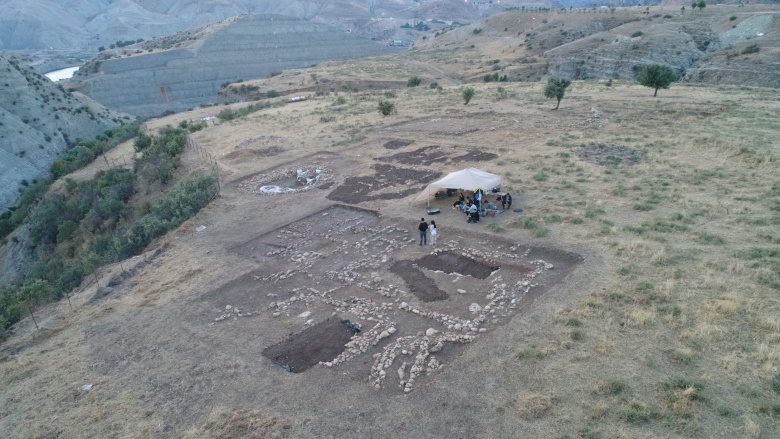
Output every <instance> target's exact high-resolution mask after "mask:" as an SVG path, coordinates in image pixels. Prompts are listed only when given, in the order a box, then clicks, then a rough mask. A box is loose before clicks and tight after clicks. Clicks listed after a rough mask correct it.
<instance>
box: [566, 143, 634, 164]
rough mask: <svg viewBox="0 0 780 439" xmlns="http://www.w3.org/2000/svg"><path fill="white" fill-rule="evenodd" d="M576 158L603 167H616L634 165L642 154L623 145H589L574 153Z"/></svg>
mask: <svg viewBox="0 0 780 439" xmlns="http://www.w3.org/2000/svg"><path fill="white" fill-rule="evenodd" d="M576 154H577V157H579V158H580V159H582V160H585V161H586V162H589V163H595V164H597V165H604V166H608V165H611V166H618V165H620V164H621V163H625V164H627V165H634V164H636V163H637V162H639V160H640V159H641V158H642V153H641V152H639V151H637V150H635V149H632V148H629V147H627V146H624V145H609V144H605V143H591V144H590V145H587V146H583V147H581V148H579V149H578V150H577V151H576Z"/></svg>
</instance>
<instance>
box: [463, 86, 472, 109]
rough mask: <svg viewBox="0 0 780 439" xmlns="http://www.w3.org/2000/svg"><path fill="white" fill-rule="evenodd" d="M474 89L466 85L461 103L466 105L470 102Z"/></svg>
mask: <svg viewBox="0 0 780 439" xmlns="http://www.w3.org/2000/svg"><path fill="white" fill-rule="evenodd" d="M474 93H475V92H474V89H473V88H471V87H466V88H464V89H463V105H468V104H469V102H471V98H473V97H474Z"/></svg>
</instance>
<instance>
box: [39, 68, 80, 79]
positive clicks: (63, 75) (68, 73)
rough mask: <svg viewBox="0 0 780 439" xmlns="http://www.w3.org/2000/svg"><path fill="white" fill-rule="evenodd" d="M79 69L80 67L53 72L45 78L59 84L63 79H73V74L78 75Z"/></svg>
mask: <svg viewBox="0 0 780 439" xmlns="http://www.w3.org/2000/svg"><path fill="white" fill-rule="evenodd" d="M78 69H79V68H78V67H68V68H67V69H60V70H55V71H53V72H49V73H46V74H44V75H43V76H45V77H47V78H49V79H51V80H52V81H54V82H57V81H61V80H63V79H70V78H72V77H73V74H74V73H76V70H78Z"/></svg>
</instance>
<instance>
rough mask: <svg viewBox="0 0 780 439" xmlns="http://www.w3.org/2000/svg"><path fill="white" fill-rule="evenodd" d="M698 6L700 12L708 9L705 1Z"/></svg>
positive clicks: (700, 0) (702, 0)
mask: <svg viewBox="0 0 780 439" xmlns="http://www.w3.org/2000/svg"><path fill="white" fill-rule="evenodd" d="M696 6H698V7H699V10H700V11H703V10H704V8H706V7H707V3H704V0H699V3H697V4H696Z"/></svg>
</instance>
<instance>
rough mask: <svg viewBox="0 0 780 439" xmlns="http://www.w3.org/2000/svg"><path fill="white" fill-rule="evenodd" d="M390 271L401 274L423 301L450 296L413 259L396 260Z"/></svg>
mask: <svg viewBox="0 0 780 439" xmlns="http://www.w3.org/2000/svg"><path fill="white" fill-rule="evenodd" d="M390 271H391V272H393V273H395V274H397V275H398V276H400V277H401V279H403V280H404V282H405V283H406V286H407V288H409V291H410V292H411V293H412V294H414V295H415V296H417V297H419V298H420V300H422V301H423V302H435V301H437V300H446V299H447V298H448V297H449V295H448V294H447V293H446V292H444V291H442V290H440V289H439V287H437V286H436V282H434V281H433V280H432V279H430V278H428V276H426V275H425V273H423V272H422V271H420V269H418V268H417V267H416V266H415V264H414V262H413V261H396V262H394V263H393V265H391V266H390Z"/></svg>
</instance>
